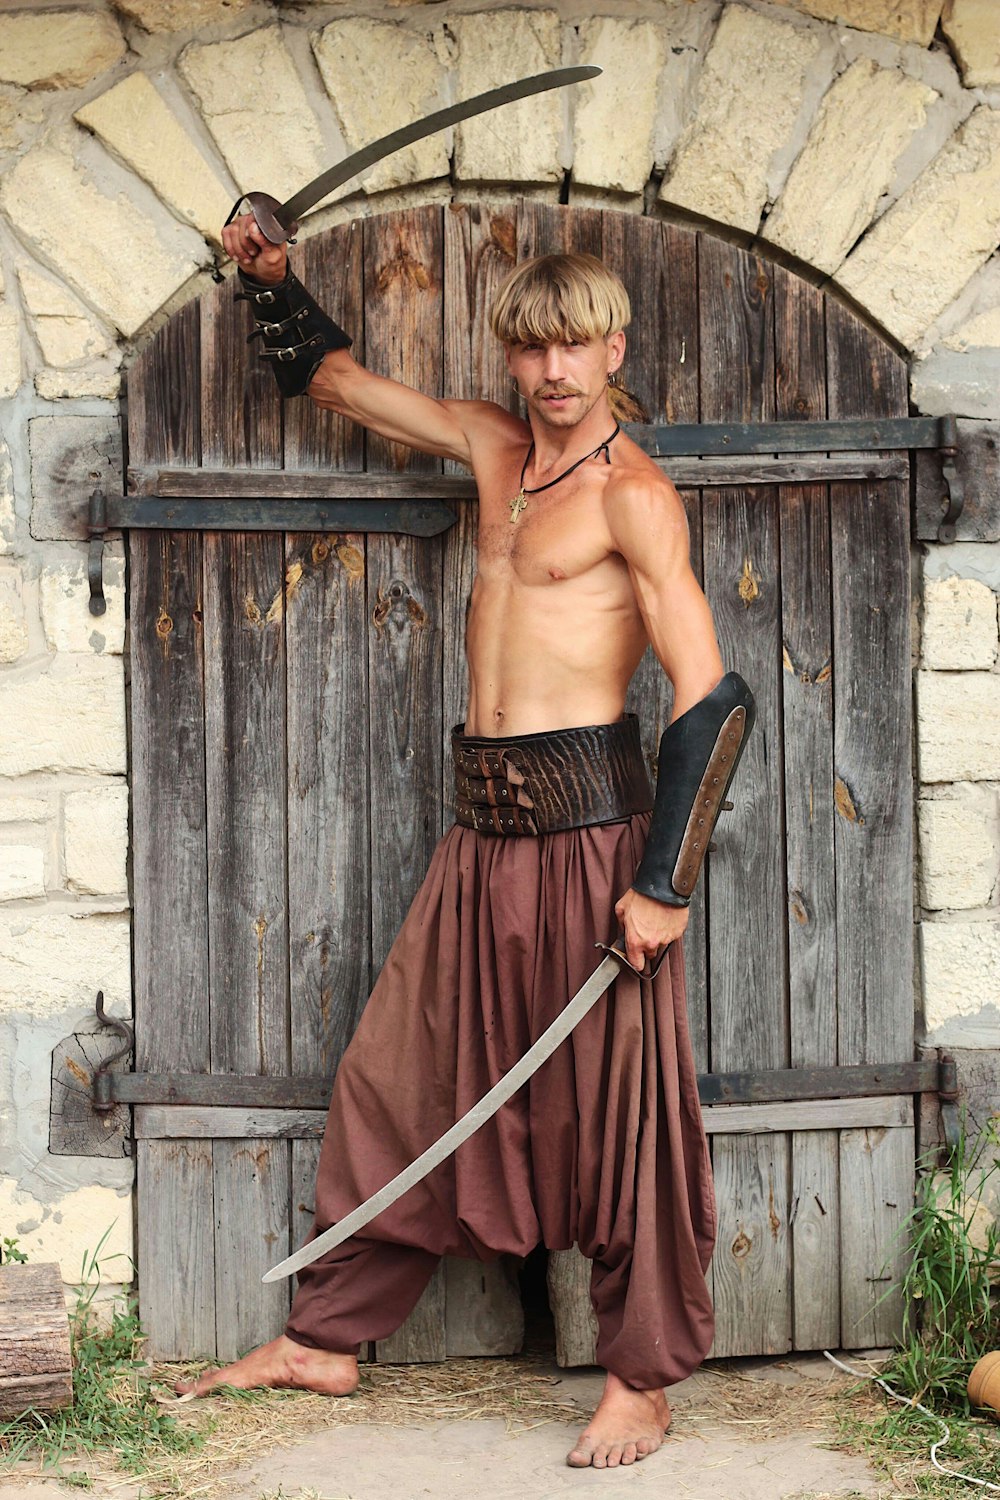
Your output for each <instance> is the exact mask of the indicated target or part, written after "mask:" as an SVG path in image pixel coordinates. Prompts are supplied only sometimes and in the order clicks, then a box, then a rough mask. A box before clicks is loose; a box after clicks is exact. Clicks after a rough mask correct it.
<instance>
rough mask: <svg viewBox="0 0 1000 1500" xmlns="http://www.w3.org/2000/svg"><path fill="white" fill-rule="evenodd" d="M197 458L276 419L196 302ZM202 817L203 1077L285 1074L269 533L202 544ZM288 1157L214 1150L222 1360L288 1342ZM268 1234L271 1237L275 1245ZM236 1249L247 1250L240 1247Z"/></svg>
mask: <svg viewBox="0 0 1000 1500" xmlns="http://www.w3.org/2000/svg"><path fill="white" fill-rule="evenodd" d="M201 305H202V335H201V376H202V423H201V430H202V458H203V460H204V461H205V462H207V463H222V464H226V465H231V466H233V467H236V468H239V467H242V466H246V467H247V468H249V467H251V466H252V465H253V464H255V463H268V464H271V465H275V464H278V463H280V460H281V405H280V401H279V399H278V396H277V388H276V386H275V384H274V379H273V376H272V374H271V372H270V371H269V370H268V369H265V368H260V369H258V368H257V367H256V365H255V364H254V363H253V362H252V357H251V356H250V355H249V354H248V352H247V347H246V324H247V314H246V309H245V306H244V305H243V304H242V303H239V304H234V303H233V302H232V300H231V299H230V298H229V296H228V293H227V289H226V288H220V289H217V291H216V292H213V293H209V294H208V295H207V296H206V297H205V298H203V300H202V304H201ZM205 632H206V640H207V641H208V642H209V643H210V649H209V650H207V651H206V660H205V744H206V804H207V826H208V921H209V934H208V937H209V991H210V994H209V1003H210V1010H211V1034H212V1069H213V1071H215V1072H219V1073H227V1072H230V1073H261V1074H265V1075H266V1074H268V1073H272V1074H280V1073H285V1072H287V1070H288V1065H289V1056H288V1029H289V1008H288V913H287V904H286V891H287V878H288V877H287V868H286V863H287V855H286V851H287V816H286V790H285V695H286V682H285V660H284V566H283V545H282V538H281V537H280V536H278V535H268V534H259V535H247V534H238V533H237V534H234V535H228V534H220V533H218V532H209V533H207V534H206V537H205ZM288 1156H289V1151H288V1147H287V1145H285V1144H284V1143H283V1142H280V1141H277V1142H274V1143H273V1144H261V1143H259V1142H258V1143H249V1142H239V1141H221V1140H220V1141H217V1142H216V1144H215V1146H214V1148H213V1177H214V1190H215V1223H216V1325H217V1348H218V1351H219V1355H220V1357H221V1358H224V1359H228V1358H232V1357H233V1356H234V1355H236V1354H237V1353H239V1352H241V1351H243V1350H245V1349H247V1348H249V1347H251V1346H252V1345H254V1344H256V1343H260V1342H261V1341H262V1340H266V1339H268V1338H272V1337H274V1336H275V1335H276V1334H278V1333H280V1332H281V1329H282V1327H283V1326H284V1320H285V1317H286V1315H287V1311H288V1288H287V1286H285V1285H281V1284H275V1285H268V1286H263V1285H262V1284H261V1281H260V1276H261V1274H262V1273H263V1271H265V1270H266V1269H267V1268H268V1264H270V1263H273V1259H274V1254H273V1252H274V1251H277V1253H278V1255H279V1256H280V1255H282V1254H284V1253H285V1248H286V1246H287V1245H288V1200H289V1185H288V1180H289V1162H288ZM275 1235H277V1236H278V1237H279V1238H278V1239H277V1240H275V1239H274V1236H275ZM238 1247H242V1249H241V1250H240V1249H238Z"/></svg>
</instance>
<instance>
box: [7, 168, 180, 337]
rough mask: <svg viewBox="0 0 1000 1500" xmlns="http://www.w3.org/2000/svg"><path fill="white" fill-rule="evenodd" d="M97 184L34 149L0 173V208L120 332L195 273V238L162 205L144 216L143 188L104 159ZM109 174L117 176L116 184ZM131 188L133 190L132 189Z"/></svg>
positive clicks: (131, 329)
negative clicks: (1, 177)
mask: <svg viewBox="0 0 1000 1500" xmlns="http://www.w3.org/2000/svg"><path fill="white" fill-rule="evenodd" d="M108 168H109V171H108V175H107V178H106V179H105V181H107V182H108V183H109V184H111V186H107V187H106V186H104V185H103V183H102V185H100V186H99V185H98V184H97V182H96V181H95V180H94V178H93V177H92V175H91V174H90V172H89V170H88V169H87V168H86V167H85V166H84V165H83V164H82V163H81V162H80V161H79V160H78V159H76V158H74V156H72V155H71V154H70V152H69V151H66V150H62V149H60V148H58V147H55V146H50V145H42V146H37V147H36V148H35V149H34V150H33V151H29V152H28V153H27V154H26V155H25V156H23V157H22V158H21V160H20V161H19V162H18V163H17V165H16V166H15V167H14V168H13V169H12V170H11V171H10V172H9V173H8V174H7V176H6V178H5V179H4V182H3V184H2V186H0V207H2V209H3V211H4V212H5V213H6V215H7V217H8V219H9V220H10V222H11V223H12V224H13V226H14V228H15V229H16V230H17V231H18V233H19V234H20V235H21V236H22V237H23V238H24V239H25V240H26V241H27V243H28V244H29V245H30V246H31V247H32V249H33V250H35V251H36V252H37V254H38V255H39V257H40V259H41V260H43V261H44V262H46V263H47V264H48V265H50V266H52V267H54V268H57V269H58V272H59V274H60V275H61V276H62V277H63V278H64V279H65V281H66V282H67V283H68V285H70V286H71V287H73V288H74V289H75V290H76V291H78V292H79V293H80V294H81V295H82V296H83V297H84V299H85V301H87V302H88V303H89V304H90V305H91V306H92V307H94V308H96V309H97V310H98V311H99V312H101V313H103V314H104V315H105V316H106V317H107V319H108V321H109V322H111V323H113V324H114V326H115V327H116V328H117V329H119V331H120V332H121V333H123V334H126V335H131V334H133V333H136V332H137V331H138V330H139V329H140V328H141V327H142V326H143V324H144V323H146V322H148V320H149V319H150V318H152V317H153V316H154V315H155V314H156V313H157V312H158V311H159V310H160V309H161V308H162V307H163V306H164V304H165V303H167V302H168V301H169V300H170V299H171V298H172V297H173V296H174V295H175V294H176V293H177V292H178V291H179V289H180V288H181V287H183V286H184V285H185V283H186V282H188V281H189V280H190V279H191V278H192V277H193V276H194V275H195V274H196V273H197V271H198V270H199V268H200V267H201V265H202V264H203V263H204V261H205V260H206V258H207V255H206V248H205V244H204V241H203V240H202V238H201V236H200V235H198V234H196V233H195V231H194V230H193V229H188V228H186V227H185V226H183V225H181V224H178V223H177V221H176V220H175V219H173V218H172V217H170V216H169V215H168V213H167V212H166V210H163V211H162V213H154V215H153V216H152V217H149V216H147V215H146V214H145V213H144V212H143V211H142V210H141V209H140V208H139V207H138V204H137V200H139V201H141V196H142V194H144V193H145V192H146V191H147V190H146V189H145V188H144V187H143V186H141V185H140V184H138V182H137V180H136V179H134V178H133V179H131V183H132V186H130V183H129V179H128V176H127V174H125V173H124V172H120V171H119V169H118V168H116V167H115V166H114V165H113V164H112V163H110V162H109V163H108ZM116 179H118V180H117V181H116ZM133 188H134V191H133Z"/></svg>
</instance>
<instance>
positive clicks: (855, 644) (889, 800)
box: [827, 302, 913, 1063]
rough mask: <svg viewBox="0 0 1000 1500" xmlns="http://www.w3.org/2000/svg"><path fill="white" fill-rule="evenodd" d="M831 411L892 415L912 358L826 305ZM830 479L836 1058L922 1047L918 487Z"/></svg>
mask: <svg viewBox="0 0 1000 1500" xmlns="http://www.w3.org/2000/svg"><path fill="white" fill-rule="evenodd" d="M827 340H828V349H829V356H828V357H829V399H830V414H831V416H838V417H839V416H853V415H855V414H857V412H858V411H859V410H861V409H864V410H865V411H872V409H873V408H874V413H875V414H876V415H883V414H884V415H886V416H893V415H896V414H898V413H900V412H902V411H905V409H906V404H907V384H906V367H905V364H904V363H903V361H902V360H901V359H900V358H899V357H898V356H897V355H896V354H894V353H893V352H892V351H891V350H890V349H889V348H887V346H886V345H885V344H883V343H881V341H880V340H879V339H877V338H876V336H875V335H874V334H873V333H871V331H870V330H868V329H866V328H864V327H863V326H862V325H861V324H860V323H859V322H858V321H857V320H856V319H854V318H853V317H851V316H850V315H849V314H848V313H847V312H846V310H845V309H844V308H842V307H840V306H839V304H837V303H833V302H831V303H830V304H829V305H828V308H827ZM878 488H879V490H880V491H881V494H880V497H879V499H878V500H877V501H875V500H874V498H873V497H872V496H871V495H870V493H869V491H868V489H867V488H866V487H865V486H862V485H851V486H847V485H834V486H833V488H832V490H831V502H830V503H831V534H832V549H831V559H832V569H833V642H834V661H835V664H836V665H835V672H834V715H833V717H834V776H835V781H834V807H835V812H836V816H835V823H834V827H835V837H836V879H837V932H838V988H839V996H840V1005H839V1016H838V1020H839V1026H838V1030H839V1035H838V1060H839V1061H840V1062H843V1063H854V1062H894V1061H896V1060H900V1061H902V1060H905V1059H909V1058H911V1057H912V1056H913V903H912V891H911V883H912V827H911V824H912V813H911V809H912V775H911V769H910V754H911V747H910V717H911V715H910V694H909V688H908V683H909V671H910V557H909V514H908V512H909V503H908V501H909V497H908V493H907V489H906V487H905V486H904V485H902V484H899V483H896V482H892V481H890V482H888V483H886V484H884V485H880V486H879V487H878Z"/></svg>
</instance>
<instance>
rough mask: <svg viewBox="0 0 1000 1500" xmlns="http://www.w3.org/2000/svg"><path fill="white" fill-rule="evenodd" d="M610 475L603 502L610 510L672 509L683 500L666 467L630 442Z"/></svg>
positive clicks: (663, 510) (662, 510)
mask: <svg viewBox="0 0 1000 1500" xmlns="http://www.w3.org/2000/svg"><path fill="white" fill-rule="evenodd" d="M622 459H623V461H622V462H621V463H618V464H615V465H614V467H613V468H612V470H611V473H610V475H609V476H608V483H607V485H606V487H605V491H604V504H605V507H606V508H607V509H609V511H623V510H628V511H632V512H635V511H646V512H656V511H661V512H670V511H673V510H675V509H676V507H677V506H680V507H681V509H682V510H683V508H684V507H683V501H682V500H681V498H680V496H679V495H678V493H677V490H676V489H675V488H674V485H673V483H672V482H671V480H670V479H669V478H668V477H667V475H666V474H664V472H663V470H662V469H661V468H659V467H658V465H657V464H655V463H654V462H653V460H652V459H651V458H649V457H648V455H647V454H645V453H643V451H642V449H641V448H638V447H636V445H635V444H634V443H632V444H630V446H629V448H627V449H626V450H625V451H624V453H623V454H622Z"/></svg>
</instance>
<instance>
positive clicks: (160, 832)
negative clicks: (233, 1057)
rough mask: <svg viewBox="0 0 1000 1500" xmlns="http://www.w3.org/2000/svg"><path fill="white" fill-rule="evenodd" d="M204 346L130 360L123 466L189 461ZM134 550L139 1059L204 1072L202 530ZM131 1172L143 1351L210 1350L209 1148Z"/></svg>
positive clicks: (187, 332) (176, 338)
mask: <svg viewBox="0 0 1000 1500" xmlns="http://www.w3.org/2000/svg"><path fill="white" fill-rule="evenodd" d="M198 347H199V327H198V308H197V305H196V304H191V305H190V306H188V307H186V308H183V309H182V310H181V311H180V312H179V313H178V314H177V315H176V316H175V317H174V318H172V319H171V320H170V322H169V323H168V324H167V325H166V327H165V328H163V329H162V330H161V332H160V333H159V334H158V335H157V336H156V338H155V340H154V341H153V343H152V344H151V345H150V347H149V348H148V349H147V350H146V351H145V352H144V354H143V355H142V356H141V358H140V359H139V360H138V361H137V362H136V364H135V365H134V367H133V369H132V370H131V372H130V375H129V383H128V393H129V403H128V409H129V454H130V459H131V461H132V462H133V463H152V462H157V461H159V462H163V463H182V464H196V463H197V462H198V458H199V451H200V421H199V417H200V412H199V401H198V395H199V387H198V382H197V380H192V379H191V374H190V372H191V370H192V369H193V370H197V369H198ZM128 550H129V569H128V587H129V618H130V652H131V664H132V685H131V695H130V720H131V722H130V731H131V747H132V809H131V811H132V818H131V825H132V826H131V836H132V878H133V894H134V900H133V915H132V931H133V953H134V958H133V968H134V985H135V1028H136V1057H135V1066H136V1068H137V1069H140V1070H148V1071H151V1072H166V1071H170V1070H172V1069H185V1070H190V1071H192V1072H207V1071H208V1069H209V1067H210V1063H211V1053H210V1039H209V1026H208V1008H207V1006H206V1004H205V996H206V995H207V993H208V943H207V933H208V898H207V857H206V835H205V747H204V718H205V705H204V685H203V645H204V640H203V628H202V572H201V569H202V545H201V538H200V537H198V536H196V535H192V534H190V533H188V534H183V533H170V532H161V533H156V532H143V531H135V532H132V533H130V535H129V537H128ZM178 933H183V934H184V937H185V940H184V942H178V940H177V935H178ZM136 1168H137V1178H138V1197H139V1213H138V1217H137V1237H138V1243H137V1260H138V1275H139V1307H140V1315H141V1317H142V1322H143V1327H144V1329H145V1330H146V1333H147V1335H148V1340H149V1343H148V1347H149V1350H150V1353H151V1354H152V1355H153V1356H154V1357H155V1358H158V1359H177V1358H187V1357H189V1356H190V1355H191V1354H192V1353H203V1354H207V1355H214V1353H215V1293H214V1286H215V1243H214V1213H213V1200H212V1147H211V1143H209V1142H203V1141H139V1142H137V1144H136ZM180 1223H183V1224H184V1225H185V1230H186V1232H185V1233H184V1234H183V1235H179V1234H178V1233H177V1225H178V1224H180Z"/></svg>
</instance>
